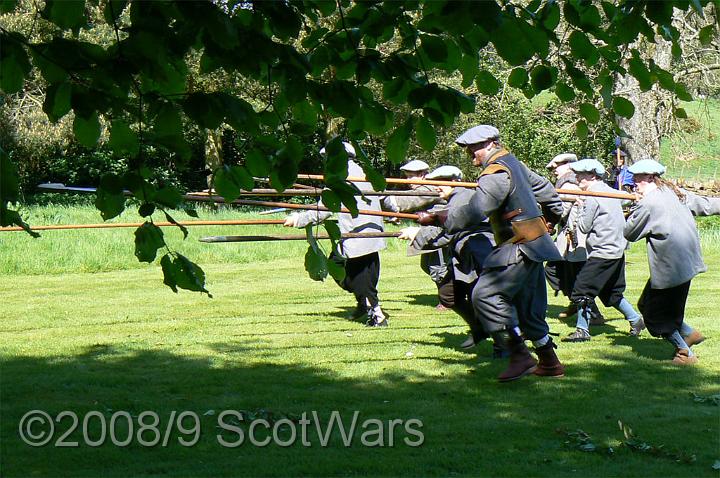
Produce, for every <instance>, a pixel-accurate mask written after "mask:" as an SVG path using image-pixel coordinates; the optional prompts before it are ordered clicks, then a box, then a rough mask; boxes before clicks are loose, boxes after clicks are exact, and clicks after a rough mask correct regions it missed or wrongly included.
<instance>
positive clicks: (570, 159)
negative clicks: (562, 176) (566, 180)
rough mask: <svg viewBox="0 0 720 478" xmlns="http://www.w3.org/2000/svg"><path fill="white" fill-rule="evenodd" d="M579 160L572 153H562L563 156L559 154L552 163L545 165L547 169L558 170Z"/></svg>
mask: <svg viewBox="0 0 720 478" xmlns="http://www.w3.org/2000/svg"><path fill="white" fill-rule="evenodd" d="M577 160H578V158H577V156H576V155H574V154H572V153H562V154H558V155H557V156H555V157H554V158H553V159H552V161H550V162H549V163H547V165H545V167H546V168H548V169H553V168H557V167H558V166H560V165H561V164H565V163H574V162H575V161H577Z"/></svg>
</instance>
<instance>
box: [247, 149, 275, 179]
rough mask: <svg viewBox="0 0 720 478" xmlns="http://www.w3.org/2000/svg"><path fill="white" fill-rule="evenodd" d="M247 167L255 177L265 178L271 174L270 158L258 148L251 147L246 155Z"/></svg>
mask: <svg viewBox="0 0 720 478" xmlns="http://www.w3.org/2000/svg"><path fill="white" fill-rule="evenodd" d="M245 167H246V168H247V170H248V171H249V172H250V174H252V175H253V176H255V177H259V178H265V177H267V176H268V174H270V160H269V159H268V157H267V155H266V154H265V153H263V152H262V151H261V150H259V149H257V148H255V149H251V150H250V151H249V152H248V153H247V154H246V155H245Z"/></svg>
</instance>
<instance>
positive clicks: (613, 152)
mask: <svg viewBox="0 0 720 478" xmlns="http://www.w3.org/2000/svg"><path fill="white" fill-rule="evenodd" d="M617 151H618V150H617V149H613V150H612V151H610V153H608V154H609V155H610V156H612V157H616V156H617V154H618V152H617ZM625 156H627V154H625V151H623V150H622V149H621V150H620V157H621V158H624V157H625Z"/></svg>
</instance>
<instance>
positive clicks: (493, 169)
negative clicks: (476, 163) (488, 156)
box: [480, 163, 510, 176]
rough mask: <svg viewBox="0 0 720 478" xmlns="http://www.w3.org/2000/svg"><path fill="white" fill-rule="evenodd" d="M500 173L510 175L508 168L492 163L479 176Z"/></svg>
mask: <svg viewBox="0 0 720 478" xmlns="http://www.w3.org/2000/svg"><path fill="white" fill-rule="evenodd" d="M501 171H505V172H506V173H508V174H510V168H508V167H507V166H505V165H503V164H498V163H492V164H489V165H488V167H487V168H485V169H483V171H482V172H481V173H480V176H486V175H488V174H495V173H499V172H501Z"/></svg>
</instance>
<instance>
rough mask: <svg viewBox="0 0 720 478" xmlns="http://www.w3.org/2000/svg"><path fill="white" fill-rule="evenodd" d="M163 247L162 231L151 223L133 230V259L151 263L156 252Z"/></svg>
mask: <svg viewBox="0 0 720 478" xmlns="http://www.w3.org/2000/svg"><path fill="white" fill-rule="evenodd" d="M164 245H165V239H164V238H163V232H162V230H161V229H160V228H159V227H157V226H156V225H155V224H153V223H151V222H145V223H144V224H143V225H142V226H140V227H138V228H137V229H135V257H137V258H138V260H139V261H140V262H148V263H150V262H152V261H154V260H155V257H157V251H158V249H160V248H161V247H163V246H164Z"/></svg>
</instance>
